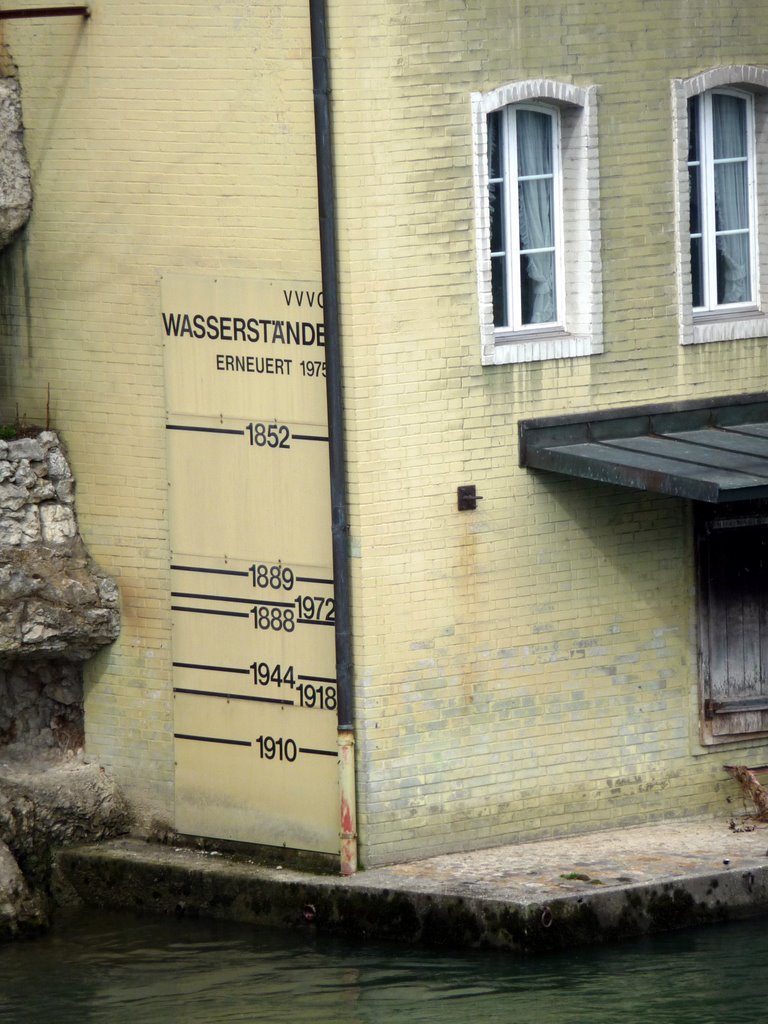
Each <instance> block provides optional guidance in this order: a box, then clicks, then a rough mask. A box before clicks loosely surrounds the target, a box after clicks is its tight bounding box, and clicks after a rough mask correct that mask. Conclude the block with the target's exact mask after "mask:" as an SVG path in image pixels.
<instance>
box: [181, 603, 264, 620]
mask: <svg viewBox="0 0 768 1024" xmlns="http://www.w3.org/2000/svg"><path fill="white" fill-rule="evenodd" d="M171 611H172V612H196V613H197V614H198V615H230V616H231V617H232V618H235V619H247V618H248V612H223V611H220V610H219V609H218V608H187V607H185V606H184V605H183V604H172V605H171Z"/></svg>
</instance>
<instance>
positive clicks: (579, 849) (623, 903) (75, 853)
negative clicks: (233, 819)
mask: <svg viewBox="0 0 768 1024" xmlns="http://www.w3.org/2000/svg"><path fill="white" fill-rule="evenodd" d="M54 883H55V893H56V895H57V897H58V899H59V900H60V901H61V902H66V903H72V902H81V903H82V904H84V905H86V906H93V907H100V908H112V909H118V908H122V909H130V910H134V911H144V912H152V913H161V914H176V915H177V916H183V915H189V916H199V917H213V918H219V919H225V920H231V921H239V922H245V923H252V924H255V925H260V926H269V927H291V928H299V929H307V930H312V931H316V932H318V933H325V934H335V935H343V936H346V937H348V938H352V939H357V940H361V939H367V940H370V941H385V942H392V941H395V942H398V943H408V944H411V943H413V944H417V943H420V944H423V945H427V946H431V947H445V948H453V949H457V948H462V947H464V948H475V949H477V948H495V949H502V950H508V951H510V952H514V953H538V952H547V951H551V950H558V949H566V948H569V947H575V946H580V945H588V944H594V943H601V942H617V941H620V940H623V939H627V938H632V937H636V936H640V935H647V934H651V933H654V932H662V931H670V930H674V929H679V928H685V927H691V926H696V925H704V924H713V923H717V922H723V921H728V920H735V919H739V918H746V917H753V916H757V915H761V914H766V913H768V825H765V824H754V825H753V824H752V823H744V822H739V823H737V824H736V823H729V822H727V821H723V820H717V821H713V820H709V819H707V820H700V819H697V820H695V821H675V822H666V823H661V824H653V825H643V826H638V827H634V828H624V829H620V830H616V831H609V832H598V833H591V834H588V835H580V836H570V837H568V838H564V839H553V840H544V841H540V842H534V843H521V844H517V845H510V846H502V847H495V848H493V849H487V850H480V851H475V852H472V853H464V854H452V855H445V856H439V857H432V858H429V859H426V860H421V861H412V862H409V863H405V864H396V865H392V866H389V867H380V868H373V869H371V870H368V871H361V872H360V873H359V874H357V875H355V876H353V877H352V878H341V877H336V876H330V875H318V874H310V873H308V872H306V871H296V870H292V869H289V868H288V867H279V866H278V867H275V866H265V865H263V864H260V863H258V862H257V858H256V855H255V854H254V855H252V854H250V853H245V854H236V855H233V854H231V853H220V852H218V851H216V850H215V849H210V848H209V849H191V848H188V847H177V846H170V845H159V844H154V843H150V842H147V841H144V840H142V839H136V838H122V839H117V840H110V841H108V842H103V843H96V844H92V845H85V846H75V847H68V848H64V849H61V850H59V851H58V853H57V854H56V862H55V873H54Z"/></svg>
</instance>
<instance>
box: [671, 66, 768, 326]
mask: <svg viewBox="0 0 768 1024" xmlns="http://www.w3.org/2000/svg"><path fill="white" fill-rule="evenodd" d="M672 115H673V137H674V145H675V166H676V175H675V181H676V194H677V236H676V237H677V262H678V282H679V288H678V320H679V325H680V342H681V344H684V345H688V344H699V343H702V342H711V341H735V340H738V339H740V338H745V339H746V338H759V337H764V336H765V335H766V334H768V308H766V301H767V300H766V296H768V258H767V257H766V254H768V69H767V68H760V67H755V66H753V65H746V64H739V65H726V66H723V67H718V68H713V69H712V70H711V71H705V72H703V73H702V74H699V75H695V76H694V77H693V78H685V79H675V80H674V81H673V82H672Z"/></svg>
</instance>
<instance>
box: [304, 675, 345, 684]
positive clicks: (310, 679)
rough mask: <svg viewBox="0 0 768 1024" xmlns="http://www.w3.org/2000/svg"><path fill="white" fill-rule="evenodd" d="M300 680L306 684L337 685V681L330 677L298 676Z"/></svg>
mask: <svg viewBox="0 0 768 1024" xmlns="http://www.w3.org/2000/svg"><path fill="white" fill-rule="evenodd" d="M297 678H298V679H301V680H303V681H304V682H306V683H333V685H334V686H335V685H336V680H335V679H331V678H329V677H328V676H301V675H300V676H298V677H297Z"/></svg>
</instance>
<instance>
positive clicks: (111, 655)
mask: <svg viewBox="0 0 768 1024" xmlns="http://www.w3.org/2000/svg"><path fill="white" fill-rule="evenodd" d="M762 6H763V5H762V4H760V3H758V2H756V0H752V2H746V3H743V4H740V5H738V6H737V7H735V6H733V5H723V4H721V3H718V2H715V0H691V2H689V3H685V4H669V3H664V2H662V0H658V2H655V3H654V2H647V0H622V2H621V3H619V2H617V0H606V2H603V3H599V4H598V3H595V2H589V3H588V2H574V3H569V4H567V5H566V4H555V3H549V2H546V0H545V2H542V3H537V4H527V3H523V2H517V3H512V4H510V3H508V2H501V0H486V2H483V3H481V4H471V5H470V4H466V3H465V2H464V0H435V2H432V3H429V4H427V3H423V2H418V3H411V2H408V3H406V2H393V0H384V2H382V3H379V4H377V5H374V6H371V5H370V4H368V3H362V2H361V0H345V2H344V3H334V2H331V3H330V5H329V7H330V23H329V33H330V39H331V60H332V68H333V102H334V107H333V110H334V124H335V155H336V161H337V188H338V217H339V226H338V233H339V249H340V275H341V302H342V332H343V343H344V361H345V402H346V410H347V437H348V459H349V464H348V479H349V494H350V510H351V524H352V529H351V537H350V551H351V555H352V580H353V617H354V621H353V627H354V646H355V650H354V655H355V665H356V680H355V685H356V712H357V718H358V740H357V743H358V746H357V750H358V787H359V810H360V823H359V829H360V837H361V852H362V858H363V862H364V863H366V864H369V865H372V864H377V863H383V862H386V861H389V860H403V859H407V858H410V857H413V856H417V855H427V854H437V853H441V852H448V851H452V850H458V849H471V848H476V847H481V846H487V845H491V844H497V843H501V842H506V841H509V840H514V839H519V838H530V837H534V836H538V837H541V836H547V835H553V834H556V833H561V832H564V831H571V832H573V831H586V830H592V829H596V828H602V827H607V826H615V825H621V824H623V823H630V822H632V823H634V822H643V821H647V820H653V819H655V818H660V817H665V816H676V815H680V814H690V813H700V812H708V811H714V810H722V809H723V808H724V806H725V804H724V801H725V799H726V797H727V796H729V795H732V794H733V793H734V786H733V784H732V783H731V782H729V781H728V780H726V779H725V778H724V777H723V773H722V767H721V766H722V763H723V760H725V759H726V758H725V757H724V751H723V749H722V748H719V749H715V750H714V751H711V750H706V751H705V750H704V748H703V747H701V746H700V744H699V741H698V740H699V733H698V710H697V706H698V698H697V686H698V682H697V644H696V620H695V593H694V566H693V545H692V531H691V522H690V519H691V515H690V508H689V507H688V506H687V505H685V504H684V503H683V502H680V501H677V500H674V499H667V498H660V497H655V496H652V495H646V494H641V493H635V492H632V491H623V490H620V489H614V488H608V487H599V486H597V485H587V484H582V483H579V482H576V481H570V480H563V479H558V478H554V477H552V478H549V479H548V478H546V477H544V476H541V475H534V474H532V473H530V472H528V471H526V470H522V469H520V468H519V467H518V450H517V423H518V421H519V420H520V419H522V418H529V417H534V416H544V415H550V414H558V413H566V412H577V411H584V412H586V411H588V410H593V409H604V408H608V407H614V406H622V405H630V404H638V403H642V402H649V401H665V400H670V401H671V400H676V399H688V398H705V397H707V396H715V395H726V394H737V393H740V392H749V391H758V390H761V389H762V388H764V387H765V380H766V355H765V347H764V346H765V341H764V339H759V338H758V339H745V340H741V341H738V342H730V343H722V344H714V345H702V346H689V347H685V348H684V347H681V346H680V345H679V344H678V341H679V323H678V291H677V288H678V282H677V279H676V255H675V196H674V172H673V148H672V110H671V80H672V79H673V78H680V77H688V76H691V75H693V74H697V73H699V72H701V71H705V70H707V69H709V68H712V67H715V66H718V65H720V64H726V63H738V64H756V65H761V66H762V65H768V24H766V21H765V19H764V17H763V16H762V14H763V11H762ZM93 12H94V16H93V18H92V19H91V20H90V21H89V22H88V23H87V24H83V23H80V22H79V21H78V20H76V19H72V20H70V19H53V20H51V21H47V22H46V21H40V22H18V23H12V24H9V25H7V26H6V27H5V42H6V44H7V46H8V47H9V50H10V53H11V55H12V58H13V60H14V61H15V62H16V64H17V65H18V69H19V71H18V74H19V79H20V81H21V85H22V98H23V109H24V118H25V124H26V144H27V150H28V153H29V159H30V165H31V167H32V173H33V185H34V190H35V206H34V213H33V218H32V222H31V224H30V227H29V228H28V230H27V232H26V234H25V236H24V237H23V239H22V240H21V241H20V242H19V243H18V244H17V246H16V247H15V248H14V249H13V250H11V251H10V252H6V254H5V255H4V257H3V268H2V269H3V275H2V276H3V280H5V281H7V282H8V286H9V287H8V288H7V289H6V292H5V294H4V297H3V300H2V301H3V303H4V305H5V307H6V308H5V309H4V310H3V311H2V312H3V314H4V315H3V317H2V322H3V324H4V335H3V349H2V352H1V353H0V366H2V367H4V368H5V373H4V375H3V378H2V383H0V388H2V393H1V394H0V402H1V403H2V406H3V407H4V408H5V409H6V410H7V411H8V413H9V414H10V413H12V412H13V410H14V408H15V405H16V403H18V404H19V407H20V409H21V410H22V412H24V413H26V414H27V415H28V416H29V417H31V418H34V417H38V418H41V417H42V416H43V414H44V409H45V403H46V388H47V385H48V384H49V383H50V386H51V406H52V413H53V420H54V423H55V425H56V427H57V429H59V430H60V431H61V432H62V434H63V435H64V436H65V438H66V440H67V443H68V447H69V450H70V454H71V456H72V460H73V463H74V471H75V474H76V476H77V478H78V483H79V519H80V525H81V530H82V532H83V535H84V537H85V539H86V543H87V544H88V546H89V549H90V550H91V551H92V553H93V554H94V556H95V558H96V559H97V560H98V561H99V563H100V564H101V565H102V566H103V567H104V568H105V569H106V570H107V571H108V572H109V573H110V574H111V575H113V576H114V577H115V578H116V579H117V580H118V583H119V586H120V592H121V596H122V617H123V618H122V621H123V629H122V634H121V637H120V640H119V641H118V643H117V644H116V645H115V646H114V647H113V649H112V650H110V651H109V652H107V653H105V654H103V655H99V656H98V657H97V658H96V659H95V660H94V662H93V663H92V664H91V666H90V668H89V671H88V675H87V678H86V735H87V743H88V746H89V750H90V751H91V752H92V753H93V754H94V755H95V756H96V757H98V758H99V759H100V760H101V761H102V762H103V763H105V764H107V765H109V766H110V767H112V768H113V769H114V770H115V772H116V773H117V775H118V778H119V779H120V781H121V783H122V784H123V786H124V787H125V789H126V792H127V793H128V795H129V796H130V797H131V799H132V800H133V802H134V803H135V804H137V805H138V806H139V807H140V808H142V809H143V810H144V812H145V815H146V817H148V818H149V817H156V818H160V819H163V820H172V815H173V798H172V777H173V755H172V738H171V733H172V724H171V694H170V652H169V629H170V626H169V611H168V602H167V593H168V579H167V565H168V536H167V519H166V488H167V476H166V467H165V447H164V436H163V427H164V395H163V371H162V346H161V342H160V337H159V330H158V323H157V314H158V311H159V280H160V276H161V275H162V274H165V273H189V274H200V275H207V276H214V275H216V274H224V275H229V276H234V277H238V276H248V275H253V276H256V277H258V278H260V279H269V278H281V277H283V278H290V279H293V280H313V279H316V278H317V275H318V274H319V255H318V243H317V226H316V219H317V214H316V199H315V191H316V190H315V166H314V143H313V134H312V131H313V129H312V88H311V70H310V51H309V29H308V21H307V12H306V8H305V4H303V3H299V2H297V0H288V2H286V3H282V4H280V5H273V4H269V5H266V4H261V3H257V4H247V3H244V2H237V0H233V2H231V3H228V4H227V5H225V6H224V7H221V6H220V5H211V4H210V3H206V2H203V0H178V2H171V0H160V2H156V0H153V2H152V3H150V2H149V0H134V2H132V3H131V4H129V5H127V4H125V3H120V2H118V0H94V5H93ZM530 78H547V79H553V80H558V81H563V82H566V83H572V84H575V85H578V86H582V87H585V88H588V87H592V86H595V87H596V88H597V137H598V144H599V166H600V201H601V209H600V215H601V217H600V219H601V232H602V267H603V311H604V331H603V340H604V346H605V351H604V353H603V354H602V355H599V356H591V357H583V358H576V359H567V360H565V359H563V360H552V361H547V362H536V363H527V364H518V365H508V366H494V367H483V366H482V365H481V362H480V333H479V317H478V298H477V269H476V254H475V223H474V195H473V172H472V122H471V107H470V96H471V94H472V93H473V92H478V91H479V92H483V91H488V90H491V89H494V88H497V87H498V86H500V85H503V84H504V83H507V82H514V81H520V80H525V79H530ZM466 483H474V484H475V485H476V486H477V490H478V493H479V494H481V495H482V496H483V500H482V502H480V508H479V510H478V511H477V512H475V513H461V514H459V513H457V512H456V487H457V486H458V485H459V484H466ZM760 751H761V746H760V744H759V743H754V744H752V745H749V744H747V745H736V746H735V748H730V747H729V748H728V749H727V759H728V760H736V761H739V760H740V761H746V762H749V761H751V760H755V759H760V760H764V756H763V754H761V753H760Z"/></svg>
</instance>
